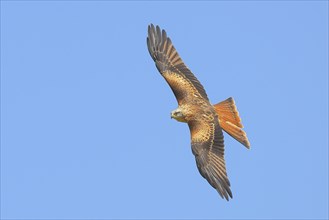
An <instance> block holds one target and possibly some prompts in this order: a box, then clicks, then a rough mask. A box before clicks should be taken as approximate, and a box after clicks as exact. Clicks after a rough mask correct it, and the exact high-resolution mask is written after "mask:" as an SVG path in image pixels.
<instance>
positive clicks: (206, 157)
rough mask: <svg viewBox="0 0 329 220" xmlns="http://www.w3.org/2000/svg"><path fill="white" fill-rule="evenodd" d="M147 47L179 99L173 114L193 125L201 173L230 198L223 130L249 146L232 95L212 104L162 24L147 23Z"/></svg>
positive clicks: (194, 145)
mask: <svg viewBox="0 0 329 220" xmlns="http://www.w3.org/2000/svg"><path fill="white" fill-rule="evenodd" d="M147 47H148V50H149V52H150V55H151V57H152V59H153V60H154V62H155V65H156V67H157V69H158V70H159V72H160V73H161V75H162V76H163V77H164V78H165V80H166V81H167V83H168V84H169V86H170V87H171V89H172V91H173V92H174V94H175V97H176V99H177V102H178V108H177V109H176V110H174V111H172V112H171V117H172V118H174V119H176V120H177V121H180V122H185V123H187V124H188V126H189V128H190V133H191V145H192V152H193V154H194V156H195V159H196V164H197V167H198V170H199V172H200V174H201V175H202V176H203V177H204V178H205V179H206V180H207V181H208V182H209V183H210V185H211V186H212V187H214V188H215V189H216V190H217V192H218V193H219V195H220V196H221V197H222V198H224V197H225V199H226V200H229V197H231V198H232V192H231V189H230V181H229V179H228V177H227V174H226V167H225V160H224V136H223V131H222V130H224V131H225V132H227V133H228V134H229V135H231V136H232V137H233V138H234V139H236V140H237V141H239V142H240V143H241V144H243V145H244V146H245V147H247V148H248V149H249V148H250V143H249V141H248V138H247V135H246V133H245V132H244V131H243V130H242V128H243V126H242V123H241V119H240V117H239V113H238V110H237V108H236V106H235V102H234V100H233V98H228V99H226V100H224V101H222V102H220V103H218V104H216V105H212V104H210V102H209V99H208V97H207V94H206V91H205V90H204V88H203V86H202V85H201V83H200V82H199V80H198V79H197V78H196V77H195V76H194V75H193V73H192V72H191V71H190V70H189V68H188V67H187V66H186V65H185V64H184V62H183V60H182V59H181V58H180V56H179V55H178V53H177V51H176V49H175V47H174V46H173V44H172V43H171V40H170V38H169V37H167V33H166V31H165V30H161V29H160V27H159V26H156V28H155V27H154V25H153V24H151V25H149V26H148V37H147Z"/></svg>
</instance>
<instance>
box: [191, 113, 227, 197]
mask: <svg viewBox="0 0 329 220" xmlns="http://www.w3.org/2000/svg"><path fill="white" fill-rule="evenodd" d="M188 125H189V128H190V132H191V140H192V152H193V154H194V155H195V159H196V164H197V167H198V169H199V172H200V174H201V175H202V176H203V177H204V178H205V179H206V180H207V181H208V182H209V183H210V185H211V186H212V187H214V188H215V189H216V190H217V192H218V193H219V195H220V196H221V197H222V198H224V197H225V199H226V200H229V197H231V198H232V192H231V189H230V181H229V180H228V177H227V174H226V167H225V160H224V137H223V132H222V129H221V127H220V125H219V122H218V116H217V115H216V116H214V114H213V113H208V114H207V115H204V116H203V118H201V119H200V120H195V121H191V122H189V123H188Z"/></svg>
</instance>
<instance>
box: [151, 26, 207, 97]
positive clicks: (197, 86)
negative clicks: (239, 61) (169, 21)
mask: <svg viewBox="0 0 329 220" xmlns="http://www.w3.org/2000/svg"><path fill="white" fill-rule="evenodd" d="M147 47H148V51H149V53H150V55H151V57H152V59H153V60H154V62H155V65H156V67H157V69H158V70H159V72H160V73H161V74H162V76H163V77H164V78H165V79H166V81H167V82H168V84H169V86H170V87H171V89H172V90H173V92H174V94H175V96H176V99H177V101H178V102H179V103H182V102H184V99H186V100H189V98H193V97H200V98H203V99H205V100H209V99H208V96H207V94H206V91H205V90H204V88H203V86H202V85H201V83H200V82H199V80H198V79H197V78H196V77H195V76H194V75H193V73H192V72H191V71H190V70H189V68H188V67H187V66H186V65H185V64H184V62H183V60H182V59H181V58H180V56H179V54H178V52H177V51H176V49H175V47H174V45H173V44H172V42H171V40H170V38H169V37H167V33H166V31H165V30H161V29H160V27H159V26H156V27H154V25H153V24H151V25H149V26H148V37H147Z"/></svg>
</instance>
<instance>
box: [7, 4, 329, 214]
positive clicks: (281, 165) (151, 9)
mask: <svg viewBox="0 0 329 220" xmlns="http://www.w3.org/2000/svg"><path fill="white" fill-rule="evenodd" d="M327 19H328V2H326V1H288V2H285V1H268V2H263V1H246V2H244V1H234V2H228V1H221V2H209V1H208V2H177V3H176V2H172V1H169V2H157V3H155V2H145V1H144V2H130V1H128V2H107V1H97V2H93V1H70V2H64V1H52V2H40V1H33V2H32V1H31V2H23V1H14V2H10V1H1V218H3V219H10V218H15V219H19V218H24V219H27V218H32V219H36V218H42V219H46V218H53V219H54V218H55V219H59V218H65V219H69V218H78V219H80V218H89V219H90V218H108V219H109V218H216V219H221V218H225V219H246V218H272V219H273V218H274V219H279V218H284V219H289V218H298V219H300V218H312V219H317V218H321V219H324V218H328V20H327ZM149 23H154V24H158V25H160V26H161V28H164V29H165V30H166V31H167V33H168V35H169V36H170V37H171V39H172V41H173V43H174V45H175V47H176V49H177V50H178V52H179V53H180V55H181V57H182V58H183V60H184V61H185V63H186V64H187V66H189V68H190V69H191V70H192V71H193V72H194V73H195V75H196V76H197V77H198V79H199V80H200V81H201V82H202V84H203V85H204V87H205V89H206V91H207V93H208V96H209V98H210V100H211V101H212V102H213V103H217V102H219V101H221V100H224V99H226V98H228V97H230V96H233V97H234V98H235V101H236V103H237V106H238V109H239V111H240V115H241V117H242V120H243V123H244V125H245V130H246V132H247V134H248V137H249V139H250V142H251V150H247V149H246V148H245V147H243V146H242V145H241V144H239V143H238V142H236V141H235V140H233V139H232V138H231V137H229V136H228V135H226V136H225V144H226V149H225V150H226V151H225V152H226V164H227V172H228V175H229V178H230V180H231V184H232V188H231V189H232V191H233V195H234V198H233V200H231V201H229V202H227V201H225V200H222V199H221V198H220V197H219V195H218V194H217V192H216V191H215V190H214V189H213V188H212V187H210V185H209V184H208V183H207V182H206V181H205V180H204V179H203V178H202V177H201V176H200V174H199V172H198V170H197V168H196V165H195V160H194V156H193V155H192V152H191V147H190V136H189V130H188V127H187V125H186V124H183V123H178V122H176V121H174V120H171V119H170V111H171V110H173V109H175V108H176V107H177V103H176V100H175V98H174V95H173V94H172V92H171V90H170V88H169V86H168V85H167V84H166V82H165V81H164V79H163V78H162V77H161V75H160V74H159V73H158V72H157V70H156V68H155V66H154V63H153V60H152V59H151V58H150V56H149V54H148V51H147V47H146V35H147V25H148V24H149Z"/></svg>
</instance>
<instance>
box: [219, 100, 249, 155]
mask: <svg viewBox="0 0 329 220" xmlns="http://www.w3.org/2000/svg"><path fill="white" fill-rule="evenodd" d="M214 107H215V110H216V112H217V114H218V117H219V124H220V126H221V127H222V128H223V130H224V131H225V132H226V133H228V134H229V135H231V136H232V137H233V138H234V139H235V140H237V141H239V142H240V143H241V144H243V145H244V146H245V147H246V148H248V149H249V148H250V143H249V141H248V138H247V134H246V132H244V131H243V130H242V128H243V125H242V123H241V119H240V117H239V112H238V110H237V108H236V106H235V102H234V100H233V98H232V97H230V98H228V99H226V100H224V101H222V102H220V103H218V104H216V105H214Z"/></svg>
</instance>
